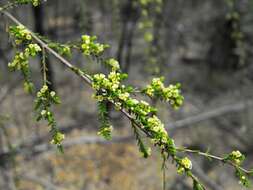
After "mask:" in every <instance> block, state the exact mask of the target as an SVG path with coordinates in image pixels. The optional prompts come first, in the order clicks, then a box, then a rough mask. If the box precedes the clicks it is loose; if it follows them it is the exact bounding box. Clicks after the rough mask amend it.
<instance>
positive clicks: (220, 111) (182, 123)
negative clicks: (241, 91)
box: [167, 100, 253, 130]
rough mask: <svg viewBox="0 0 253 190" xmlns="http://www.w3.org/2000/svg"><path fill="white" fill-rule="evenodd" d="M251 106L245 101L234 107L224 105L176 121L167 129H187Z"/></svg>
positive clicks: (252, 104) (250, 101)
mask: <svg viewBox="0 0 253 190" xmlns="http://www.w3.org/2000/svg"><path fill="white" fill-rule="evenodd" d="M252 106H253V101H252V100H246V101H243V102H239V103H237V104H234V105H225V106H223V107H220V108H217V109H213V110H211V111H207V112H205V113H202V114H198V115H195V116H191V117H188V118H185V119H182V120H178V121H176V122H174V123H171V124H168V125H167V129H168V130H177V129H182V128H186V127H189V125H192V124H195V123H198V122H201V121H205V120H208V119H212V118H215V117H218V116H221V115H225V114H227V113H231V112H238V111H241V110H244V109H246V108H248V107H252Z"/></svg>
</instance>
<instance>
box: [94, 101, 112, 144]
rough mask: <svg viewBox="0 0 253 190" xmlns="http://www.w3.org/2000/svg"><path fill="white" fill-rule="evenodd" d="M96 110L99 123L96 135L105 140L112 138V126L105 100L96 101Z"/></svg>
mask: <svg viewBox="0 0 253 190" xmlns="http://www.w3.org/2000/svg"><path fill="white" fill-rule="evenodd" d="M98 112H99V115H98V118H99V121H100V124H101V126H100V129H99V132H98V135H101V136H102V137H104V138H105V139H106V140H111V139H112V134H111V133H112V130H113V127H112V125H111V124H110V121H109V115H108V106H107V102H105V101H101V102H98Z"/></svg>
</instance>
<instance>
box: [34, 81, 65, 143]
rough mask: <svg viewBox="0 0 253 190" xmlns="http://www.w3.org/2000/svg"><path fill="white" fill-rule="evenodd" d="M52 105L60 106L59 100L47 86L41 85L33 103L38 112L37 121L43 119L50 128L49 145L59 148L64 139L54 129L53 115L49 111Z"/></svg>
mask: <svg viewBox="0 0 253 190" xmlns="http://www.w3.org/2000/svg"><path fill="white" fill-rule="evenodd" d="M52 104H60V98H59V97H58V96H57V95H56V93H55V92H54V91H50V90H49V88H48V86H47V85H43V87H42V88H41V89H40V91H39V92H38V93H37V99H36V101H35V110H36V111H37V112H38V116H37V121H40V120H41V119H45V120H46V121H47V122H48V125H49V126H50V128H51V129H50V131H51V132H52V140H51V143H52V144H55V145H57V147H58V148H61V143H62V141H63V139H64V134H62V133H61V132H60V131H59V130H58V129H57V127H56V121H55V118H54V114H53V112H52V111H50V107H51V105H52Z"/></svg>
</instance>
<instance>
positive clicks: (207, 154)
mask: <svg viewBox="0 0 253 190" xmlns="http://www.w3.org/2000/svg"><path fill="white" fill-rule="evenodd" d="M177 151H178V152H184V153H190V154H198V155H200V156H203V157H205V158H209V159H213V160H216V161H219V162H222V163H226V164H229V165H231V166H233V167H234V168H239V169H240V170H241V171H243V172H245V173H246V174H251V173H252V171H250V170H247V169H245V168H243V167H241V166H238V165H236V164H235V163H234V162H232V161H226V160H224V158H222V157H219V156H215V155H212V154H210V153H207V152H201V151H199V150H191V149H187V148H177Z"/></svg>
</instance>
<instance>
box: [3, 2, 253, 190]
mask: <svg viewBox="0 0 253 190" xmlns="http://www.w3.org/2000/svg"><path fill="white" fill-rule="evenodd" d="M15 2H18V3H21V4H25V3H32V4H33V5H34V6H37V5H38V4H39V3H40V1H36V0H16V1H15ZM138 2H139V3H140V5H141V6H142V7H144V8H145V9H143V10H142V15H143V16H144V17H147V16H148V14H149V12H150V10H152V9H150V8H151V7H152V6H151V5H152V4H153V3H155V4H158V5H161V3H162V1H161V0H139V1H138ZM159 7H160V6H159ZM0 11H1V10H0ZM156 11H158V12H159V11H160V10H159V8H157V9H156ZM150 13H151V12H150ZM147 18H148V17H147ZM143 26H150V27H151V26H153V24H152V23H148V22H144V24H143ZM9 32H10V34H11V36H12V37H13V38H14V39H15V43H16V45H21V44H22V45H23V46H24V47H25V50H24V51H23V52H17V54H16V56H15V58H14V60H13V62H11V63H10V64H9V67H10V69H11V70H21V71H22V72H23V74H24V78H25V88H26V89H28V90H29V89H30V85H31V84H32V83H31V82H30V80H29V78H30V77H29V72H30V69H29V65H28V59H29V58H30V57H34V56H36V55H37V54H38V53H39V52H40V51H42V54H43V57H45V45H44V44H43V46H42V47H43V49H42V50H41V47H40V46H39V45H38V44H35V43H33V40H35V39H32V38H33V35H36V34H33V35H32V34H31V33H30V32H29V30H28V29H26V28H25V27H24V26H22V25H19V26H12V27H10V30H9ZM36 37H38V36H36ZM38 38H39V37H38ZM146 38H147V41H149V42H151V41H152V40H153V39H152V37H151V35H149V34H147V37H146ZM35 41H36V40H35ZM37 41H39V40H37ZM43 41H44V42H48V45H49V46H50V47H51V48H53V49H55V50H56V51H57V52H58V53H59V54H62V55H66V54H70V53H71V51H70V46H68V45H64V44H59V43H55V42H49V41H47V40H43ZM39 43H41V42H39ZM40 45H41V44H40ZM108 47H109V46H108V45H106V44H100V43H98V42H96V37H95V36H88V35H83V36H82V41H81V43H80V44H77V45H75V48H76V49H78V50H80V51H81V53H82V54H83V55H85V56H86V57H91V58H94V57H95V58H96V59H95V60H97V62H99V61H98V60H102V63H104V64H105V65H106V66H109V68H110V69H111V70H110V71H109V73H108V74H103V73H97V74H94V75H88V74H86V73H84V72H83V71H81V70H80V69H78V68H76V67H74V66H72V65H71V64H70V63H67V64H66V62H67V61H64V62H65V64H66V65H67V66H68V68H70V69H71V70H72V71H74V73H75V74H77V75H79V76H80V77H81V78H82V79H84V80H85V82H87V83H88V84H89V85H90V86H91V87H92V88H93V89H94V91H95V92H94V95H93V97H94V98H95V100H97V102H98V111H99V120H100V122H101V127H100V130H99V132H98V134H99V135H101V136H103V137H104V138H106V139H111V132H112V126H111V124H110V118H109V116H108V107H107V103H110V104H112V105H114V107H115V109H116V110H118V111H120V112H122V113H123V114H124V115H125V116H126V117H127V118H128V119H129V120H130V121H131V124H132V127H133V130H134V134H135V137H136V140H137V144H138V146H139V150H140V152H141V153H142V154H143V156H144V157H145V158H146V157H148V156H149V155H150V153H151V149H150V148H149V147H146V146H145V144H144V142H143V141H142V138H141V135H140V132H142V133H143V134H145V135H146V136H147V137H148V139H149V140H150V141H151V143H153V145H154V146H156V147H158V149H159V150H160V151H161V155H162V157H163V158H164V161H166V160H168V159H169V158H170V159H171V160H172V161H174V162H173V163H175V164H176V166H177V171H178V173H179V174H185V175H186V176H188V177H190V178H192V180H193V188H194V190H204V189H205V188H204V186H203V185H202V184H201V183H200V182H199V180H198V179H197V178H196V177H195V176H194V175H193V173H192V171H191V170H192V167H193V166H192V162H191V161H190V159H189V158H188V157H186V156H184V157H179V156H178V153H180V152H184V153H187V152H190V153H197V154H199V155H201V156H204V157H206V158H214V159H216V160H219V161H222V162H224V163H227V164H230V165H231V166H233V167H234V168H235V169H236V175H237V176H238V177H239V179H240V182H241V184H243V185H244V186H249V181H248V176H247V175H249V174H251V173H252V172H251V171H250V172H249V171H247V170H245V169H243V168H241V164H242V162H243V160H244V159H245V157H244V155H242V154H241V153H240V152H239V151H233V152H232V153H231V154H229V155H227V156H225V157H224V158H219V157H217V156H212V155H210V154H209V153H202V152H200V151H193V150H187V149H179V148H177V147H176V145H175V143H174V140H173V139H172V138H171V137H170V136H169V135H168V133H167V131H166V129H165V127H164V124H163V122H162V121H161V120H160V119H159V117H158V115H157V110H156V108H154V107H153V106H151V105H150V104H149V103H148V102H146V101H143V100H137V99H135V98H133V96H135V95H136V93H139V92H141V93H140V95H148V96H149V97H150V98H151V99H160V100H164V101H166V102H168V103H169V104H170V105H171V106H172V107H173V108H179V107H180V106H181V105H182V103H183V96H182V95H181V91H180V85H178V84H177V85H169V86H168V87H165V85H164V78H154V79H153V80H152V82H151V84H149V85H147V86H146V88H144V90H141V91H138V90H136V88H135V87H134V86H126V85H125V84H123V81H124V80H125V79H126V78H127V77H128V75H127V74H126V73H122V72H121V70H120V66H119V65H120V64H119V62H118V61H117V60H115V59H113V58H109V59H105V60H104V59H103V58H102V57H101V56H102V54H103V53H104V51H105V49H107V48H108ZM47 50H48V51H49V52H50V49H49V48H47ZM61 59H63V60H64V58H61ZM42 62H43V71H44V73H45V71H46V68H45V64H44V62H45V59H43V61H42ZM47 82H48V81H47V79H46V76H45V75H44V78H43V84H44V85H43V87H42V88H41V89H40V91H39V92H38V93H37V98H36V100H35V111H36V113H37V120H38V121H40V120H42V119H44V120H46V121H47V123H48V125H49V127H50V132H51V134H52V140H51V143H52V144H55V145H56V146H57V147H58V148H59V150H60V151H63V148H62V141H63V140H64V134H62V133H61V132H60V131H59V130H58V128H57V126H56V120H55V117H54V114H53V112H52V110H51V109H52V108H51V107H52V105H55V104H59V103H60V98H59V97H58V96H57V95H56V93H55V92H54V91H50V89H49V88H48V86H47V84H48V83H47ZM49 82H50V81H49Z"/></svg>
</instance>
